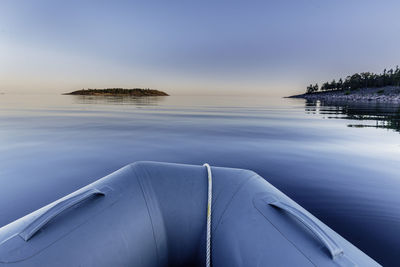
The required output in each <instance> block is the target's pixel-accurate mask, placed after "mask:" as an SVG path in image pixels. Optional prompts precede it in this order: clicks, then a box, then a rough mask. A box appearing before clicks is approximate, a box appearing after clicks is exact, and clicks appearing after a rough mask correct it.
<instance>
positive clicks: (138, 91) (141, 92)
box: [67, 88, 168, 96]
mask: <svg viewBox="0 0 400 267" xmlns="http://www.w3.org/2000/svg"><path fill="white" fill-rule="evenodd" d="M67 95H131V96H167V95H168V94H167V93H165V92H163V91H159V90H155V89H150V88H146V89H142V88H133V89H125V88H106V89H97V88H96V89H91V88H88V89H81V90H78V91H74V92H71V93H67Z"/></svg>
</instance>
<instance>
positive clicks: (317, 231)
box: [268, 199, 343, 259]
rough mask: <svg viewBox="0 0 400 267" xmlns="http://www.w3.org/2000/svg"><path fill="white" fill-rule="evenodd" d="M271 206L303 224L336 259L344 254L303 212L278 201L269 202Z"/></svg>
mask: <svg viewBox="0 0 400 267" xmlns="http://www.w3.org/2000/svg"><path fill="white" fill-rule="evenodd" d="M268 204H269V205H270V206H274V207H276V208H279V209H282V210H284V211H286V212H288V213H290V214H291V215H293V216H294V217H295V218H297V219H298V220H299V221H300V222H301V223H303V224H304V225H305V226H306V227H307V228H308V229H310V230H311V232H313V233H314V234H315V236H316V237H317V238H318V239H319V240H320V241H321V242H322V243H323V244H324V245H325V247H326V248H327V249H328V250H329V253H330V255H331V257H332V259H334V258H335V257H337V256H339V255H342V254H343V249H342V248H341V247H339V245H338V244H336V242H335V241H334V240H333V239H332V238H331V237H330V236H329V235H328V234H327V233H326V232H325V231H324V230H323V229H322V228H321V227H320V226H319V225H318V224H317V223H316V222H315V221H314V220H313V219H312V218H310V216H308V215H307V214H305V213H304V212H302V211H301V210H299V209H297V208H295V207H293V206H291V205H289V204H287V203H285V202H282V201H279V200H276V199H273V200H270V201H268Z"/></svg>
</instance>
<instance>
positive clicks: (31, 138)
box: [0, 94, 400, 266]
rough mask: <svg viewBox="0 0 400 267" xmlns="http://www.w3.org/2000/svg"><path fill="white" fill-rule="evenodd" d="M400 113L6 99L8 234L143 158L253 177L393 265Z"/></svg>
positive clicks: (2, 169)
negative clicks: (20, 221) (23, 220)
mask: <svg viewBox="0 0 400 267" xmlns="http://www.w3.org/2000/svg"><path fill="white" fill-rule="evenodd" d="M399 130H400V107H398V106H392V105H383V104H380V105H376V104H372V103H364V104H357V105H356V104H350V105H349V104H346V103H319V102H317V103H313V102H309V103H307V102H305V101H304V100H301V99H280V98H275V99H271V98H265V97H210V96H169V97H150V98H136V99H135V98H118V97H82V96H61V95H44V94H43V95H7V94H4V95H0V226H1V225H4V224H7V223H9V222H11V221H13V220H15V219H17V218H19V217H21V216H23V215H25V214H27V213H29V212H31V211H33V210H35V209H37V208H39V207H41V206H43V205H45V204H47V203H49V202H52V201H54V200H56V199H58V198H59V197H61V196H64V195H65V194H67V193H70V192H72V191H74V190H76V189H78V188H80V187H82V186H84V185H86V184H88V183H90V182H92V181H94V180H96V179H98V178H100V177H102V176H104V175H106V174H108V173H110V172H112V171H114V170H116V169H118V168H120V167H122V166H124V165H125V164H128V163H131V162H134V161H138V160H153V161H167V162H179V163H191V164H203V163H204V162H208V163H210V164H211V165H217V166H227V167H237V168H246V169H251V170H254V171H256V172H257V173H259V174H260V175H261V176H263V177H265V179H267V180H268V181H269V182H271V183H272V184H273V185H275V186H276V187H277V188H279V189H280V190H281V191H283V192H284V193H286V194H287V195H289V196H290V197H291V198H293V199H294V200H295V201H297V202H298V203H299V204H301V205H303V206H304V207H305V208H306V209H308V210H309V211H310V212H312V213H313V214H314V215H316V216H317V217H318V218H320V219H321V220H322V221H324V222H325V223H326V224H328V225H329V226H331V227H332V228H333V229H334V230H336V231H337V232H339V233H340V234H341V235H343V236H344V237H345V238H347V239H348V240H349V241H351V242H352V243H354V244H355V245H356V246H358V247H359V248H360V249H362V250H363V251H364V252H366V253H367V254H369V255H370V256H371V257H373V258H374V259H375V260H377V261H378V262H380V263H381V264H384V265H385V266H396V265H398V264H399V260H398V255H400V238H399V237H400V194H399V192H400V172H399V171H400V157H399V156H400V133H399Z"/></svg>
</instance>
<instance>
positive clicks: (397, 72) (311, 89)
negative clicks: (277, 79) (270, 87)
mask: <svg viewBox="0 0 400 267" xmlns="http://www.w3.org/2000/svg"><path fill="white" fill-rule="evenodd" d="M384 86H400V69H399V66H396V69H394V70H393V69H390V70H386V69H384V70H383V72H382V73H381V74H375V73H372V72H361V73H355V74H353V75H351V76H347V77H346V78H345V79H344V80H343V79H342V78H340V79H339V81H338V82H336V80H332V82H325V83H323V84H322V86H321V88H320V91H336V90H356V89H360V88H369V87H371V88H379V87H384ZM318 91H319V88H318V85H317V84H316V85H315V86H313V85H309V86H307V90H306V92H307V93H315V92H318Z"/></svg>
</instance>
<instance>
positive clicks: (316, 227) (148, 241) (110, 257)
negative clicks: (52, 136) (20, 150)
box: [0, 162, 379, 267]
mask: <svg viewBox="0 0 400 267" xmlns="http://www.w3.org/2000/svg"><path fill="white" fill-rule="evenodd" d="M208 204H210V205H208ZM0 266H96V267H98V266H139V267H150V266H214V267H217V266H229V267H234V266H247V267H252V266H274V267H276V266H379V264H378V263H376V262H375V261H374V260H373V259H371V258H370V257H368V256H367V255H366V254H364V253H363V252H362V251H360V250H359V249H358V248H356V247H355V246H353V245H352V244H351V243H349V242H348V241H347V240H345V239H344V238H343V237H341V236H340V235H339V234H337V233H336V232H334V231H333V230H332V229H330V228H329V227H328V226H326V225H325V224H324V223H322V222H321V221H319V220H318V219H317V218H316V217H314V216H313V215H312V214H310V213H309V212H307V211H306V210H305V209H303V208H302V207H301V206H299V205H298V204H296V203H295V202H294V201H293V200H291V199H290V198H288V197H287V196H286V195H284V194H283V193H282V192H280V191H279V190H278V189H276V188H275V187H273V186H272V185H271V184H269V183H268V182H267V181H266V180H264V179H263V178H261V177H260V176H258V175H257V174H256V173H254V172H252V171H248V170H242V169H231V168H219V167H209V166H208V165H206V166H192V165H179V164H168V163H156V162H137V163H133V164H130V165H128V166H125V167H124V168H122V169H120V170H118V171H116V172H114V173H112V174H110V175H108V176H106V177H104V178H102V179H100V180H98V181H96V182H94V183H92V184H89V185H87V186H85V187H83V188H81V189H79V190H77V191H76V192H73V193H71V194H69V195H67V196H65V197H63V198H61V199H59V200H57V201H55V202H53V203H51V204H49V205H47V206H45V207H43V208H41V209H39V210H37V211H34V212H32V213H31V214H28V215H26V216H24V217H22V218H20V219H18V220H16V221H14V222H12V223H10V224H8V225H6V226H3V227H2V228H0Z"/></svg>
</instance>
